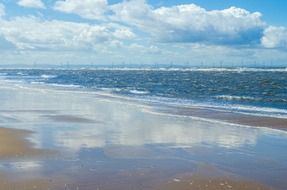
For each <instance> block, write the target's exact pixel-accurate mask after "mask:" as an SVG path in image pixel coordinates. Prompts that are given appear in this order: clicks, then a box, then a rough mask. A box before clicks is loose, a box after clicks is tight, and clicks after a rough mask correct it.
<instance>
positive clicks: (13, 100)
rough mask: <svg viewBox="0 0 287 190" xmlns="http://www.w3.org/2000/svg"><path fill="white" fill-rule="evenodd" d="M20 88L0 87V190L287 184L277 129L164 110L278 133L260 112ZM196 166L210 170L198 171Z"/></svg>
mask: <svg viewBox="0 0 287 190" xmlns="http://www.w3.org/2000/svg"><path fill="white" fill-rule="evenodd" d="M21 85H23V87H22V86H21ZM21 85H20V86H19V84H17V85H15V86H14V85H13V84H10V83H7V84H6V83H2V84H1V86H0V99H1V100H2V101H3V104H2V108H1V110H0V125H1V126H6V128H5V127H0V190H7V189H19V190H22V189H27V190H28V189H29V190H30V189H40V190H41V189H57V190H61V189H75V190H76V189H85V190H97V189H104V190H118V189H125V190H128V189H131V190H181V189H182V190H184V189H190V190H193V189H195V190H198V189H203V190H204V189H206V190H225V189H235V190H256V189H258V190H270V189H277V190H285V189H286V187H287V182H286V179H285V178H286V176H287V164H286V162H285V160H286V159H287V155H286V153H285V152H286V148H287V135H286V133H285V132H281V131H278V130H271V131H270V130H265V129H262V128H253V127H240V126H233V125H228V124H222V123H216V122H214V123H213V122H205V121H200V120H196V119H192V118H188V117H180V116H179V117H174V116H171V115H170V114H171V113H172V114H178V115H191V116H202V115H206V116H208V118H214V119H222V120H224V121H230V122H231V123H236V121H237V120H238V121H240V122H239V123H240V124H242V123H245V124H246V125H247V124H250V125H251V126H255V124H254V125H252V123H253V122H254V123H256V126H257V125H258V124H260V126H269V124H270V125H271V127H272V126H275V128H276V129H279V126H281V125H282V129H284V128H285V125H286V123H285V120H284V121H283V120H282V121H281V120H280V121H279V120H277V119H275V120H274V121H272V120H269V119H270V118H266V119H264V118H262V117H261V120H262V121H261V122H257V121H258V119H259V118H255V119H254V117H253V116H252V118H253V119H251V116H248V115H240V116H234V115H232V114H231V113H224V112H216V111H213V110H206V109H203V108H198V109H188V110H187V109H185V108H176V109H175V108H172V109H170V110H168V109H163V108H160V107H157V106H155V107H154V106H147V105H141V104H137V103H135V102H131V103H129V102H127V101H123V100H122V99H116V98H108V97H103V96H98V95H96V94H94V93H83V92H74V91H67V90H66V89H65V90H61V89H59V87H58V88H56V89H54V88H52V87H51V88H49V87H45V88H43V89H42V88H41V87H39V86H37V87H36V88H35V87H34V86H33V85H28V84H21ZM3 86H4V87H5V88H3V89H2V87H3ZM155 110H158V111H159V112H158V113H162V112H164V113H169V114H155V113H154V112H155ZM226 118H232V119H230V120H227V119H226ZM267 120H268V121H267ZM263 121H264V122H263ZM269 127H270V126H269ZM202 164H204V165H208V166H211V168H209V167H207V169H206V168H205V169H204V172H202V169H198V168H199V167H200V166H201V165H202ZM212 168H216V172H214V169H212ZM199 171H200V172H199ZM218 171H219V172H218ZM210 173H213V174H215V175H210Z"/></svg>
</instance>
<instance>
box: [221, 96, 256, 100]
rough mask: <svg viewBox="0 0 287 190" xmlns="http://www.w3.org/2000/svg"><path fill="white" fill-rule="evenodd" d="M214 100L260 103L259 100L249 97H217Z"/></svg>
mask: <svg viewBox="0 0 287 190" xmlns="http://www.w3.org/2000/svg"><path fill="white" fill-rule="evenodd" d="M215 98H216V99H222V100H241V101H260V100H261V99H260V98H255V97H251V96H232V95H219V96H215Z"/></svg>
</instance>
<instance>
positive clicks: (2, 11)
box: [0, 3, 5, 17]
mask: <svg viewBox="0 0 287 190" xmlns="http://www.w3.org/2000/svg"><path fill="white" fill-rule="evenodd" d="M4 15H5V6H4V5H3V4H2V3H0V17H2V16H4Z"/></svg>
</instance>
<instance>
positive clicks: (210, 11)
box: [0, 0, 287, 66]
mask: <svg viewBox="0 0 287 190" xmlns="http://www.w3.org/2000/svg"><path fill="white" fill-rule="evenodd" d="M286 8H287V1H285V0H276V1H271V0H267V1H262V0H212V1H211V0H178V1H176V0H148V1H146V0H108V1H107V0H81V1H80V0H12V1H11V0H0V56H1V60H0V64H1V65H13V64H23V65H29V64H35V63H36V64H39V65H40V64H64V63H67V62H69V63H70V64H91V63H94V64H122V63H130V64H161V63H162V64H169V63H174V64H187V63H188V64H189V65H192V66H197V65H206V66H216V65H224V66H232V65H243V66H252V65H254V64H256V65H260V64H261V65H270V66H271V65H272V66H286V65H287V21H286V18H287V11H285V9H286Z"/></svg>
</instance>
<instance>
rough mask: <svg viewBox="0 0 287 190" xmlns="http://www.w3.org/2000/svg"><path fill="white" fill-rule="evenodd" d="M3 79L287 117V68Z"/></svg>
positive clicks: (55, 73) (2, 73)
mask: <svg viewBox="0 0 287 190" xmlns="http://www.w3.org/2000/svg"><path fill="white" fill-rule="evenodd" d="M0 78H1V80H9V81H16V82H21V83H31V84H40V85H48V86H60V87H61V86H62V87H67V88H70V89H77V90H83V91H87V93H88V92H90V91H95V92H98V93H105V94H110V95H117V96H122V97H125V98H129V99H131V100H132V99H134V100H138V101H142V102H151V103H160V104H165V105H178V106H185V107H188V106H200V107H206V108H212V109H219V110H227V111H231V112H239V113H246V114H254V115H264V116H272V117H279V118H287V68H104V67H102V68H80V69H79V68H77V69H73V68H69V69H63V68H62V69H54V68H51V69H0Z"/></svg>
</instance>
